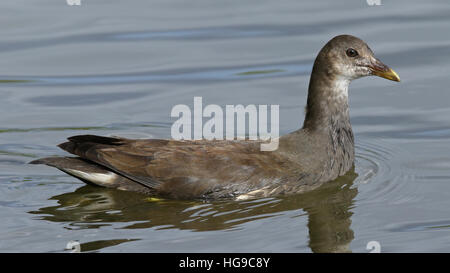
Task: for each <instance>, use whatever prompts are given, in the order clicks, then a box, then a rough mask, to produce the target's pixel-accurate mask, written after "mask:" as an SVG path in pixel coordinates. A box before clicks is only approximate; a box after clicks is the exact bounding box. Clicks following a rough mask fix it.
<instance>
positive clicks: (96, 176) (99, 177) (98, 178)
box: [64, 169, 118, 186]
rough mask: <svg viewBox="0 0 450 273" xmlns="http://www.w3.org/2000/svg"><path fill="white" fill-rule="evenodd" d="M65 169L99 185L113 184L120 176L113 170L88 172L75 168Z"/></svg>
mask: <svg viewBox="0 0 450 273" xmlns="http://www.w3.org/2000/svg"><path fill="white" fill-rule="evenodd" d="M64 171H66V172H68V173H69V174H71V175H73V176H75V177H78V178H81V179H84V180H86V181H89V182H92V183H94V184H97V185H99V186H111V185H112V184H114V182H116V179H117V178H118V176H117V174H115V173H113V172H107V173H86V172H83V171H79V170H73V169H64Z"/></svg>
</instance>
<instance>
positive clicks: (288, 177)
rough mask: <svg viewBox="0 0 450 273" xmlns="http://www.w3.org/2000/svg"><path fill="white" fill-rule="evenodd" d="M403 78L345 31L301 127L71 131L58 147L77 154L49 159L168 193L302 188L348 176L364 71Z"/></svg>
mask: <svg viewBox="0 0 450 273" xmlns="http://www.w3.org/2000/svg"><path fill="white" fill-rule="evenodd" d="M372 75H374V76H379V77H382V78H385V79H388V80H392V81H397V82H399V81H400V77H399V76H398V74H397V73H396V72H395V71H394V70H393V69H391V68H390V67H388V66H387V65H385V64H384V63H382V62H381V61H380V60H379V59H377V58H376V57H375V55H374V53H373V51H372V50H371V49H370V48H369V46H368V45H367V44H366V43H365V42H364V41H363V40H361V39H360V38H357V37H355V36H352V35H339V36H336V37H334V38H332V39H331V40H330V41H328V42H327V43H326V44H325V45H324V46H323V48H322V49H321V50H320V51H319V53H318V55H317V57H316V59H315V61H314V64H313V68H312V72H311V76H310V81H309V87H308V96H307V102H306V107H305V117H304V122H303V126H302V127H301V128H299V129H298V130H295V131H293V132H291V133H288V134H285V135H282V136H280V137H279V139H278V149H276V150H275V151H264V150H262V149H260V145H261V143H262V142H263V141H262V140H249V139H244V140H206V139H200V140H173V139H128V138H122V137H104V136H96V135H78V136H72V137H69V138H68V139H67V141H66V142H64V143H62V144H60V145H58V146H59V147H60V148H61V149H63V150H65V151H67V152H69V153H70V154H72V155H74V156H66V157H47V158H42V159H38V160H34V161H32V162H30V163H31V164H46V165H48V166H52V167H55V168H58V169H59V170H61V171H63V172H65V173H67V174H69V175H71V176H74V177H76V178H78V179H80V180H81V181H83V182H85V183H87V184H92V185H97V186H102V187H107V188H115V189H118V190H125V191H135V192H140V193H143V194H147V195H153V196H159V197H161V198H168V199H183V200H189V199H190V200H192V199H200V200H222V199H234V200H248V199H254V198H264V197H273V196H281V195H288V194H296V193H304V192H307V191H311V190H314V189H316V188H318V187H319V186H321V185H323V184H324V183H326V182H329V181H332V180H334V179H336V178H337V177H339V176H342V175H344V174H346V173H347V172H348V171H349V170H350V169H351V168H352V167H353V166H354V161H355V147H354V135H353V131H352V126H351V123H350V114H349V103H348V88H349V84H350V82H351V81H353V80H355V79H358V78H362V77H365V76H372Z"/></svg>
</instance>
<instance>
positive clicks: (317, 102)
mask: <svg viewBox="0 0 450 273" xmlns="http://www.w3.org/2000/svg"><path fill="white" fill-rule="evenodd" d="M349 84H350V80H348V79H342V78H339V77H335V76H333V75H330V74H327V73H314V71H313V75H312V76H311V81H310V84H309V90H308V102H307V105H306V117H305V122H304V124H303V130H305V131H306V132H308V134H309V135H311V136H313V137H314V138H317V139H321V140H322V141H321V146H322V148H324V150H323V151H324V152H325V153H326V155H327V158H328V160H326V163H327V164H328V165H327V169H328V170H329V171H328V172H327V175H326V176H325V177H324V179H325V180H327V179H334V178H336V177H337V176H339V175H343V174H345V173H346V172H347V171H348V170H349V169H350V168H351V167H352V166H353V162H354V157H355V148H354V137H353V131H352V127H351V125H350V116H349V109H348V86H349Z"/></svg>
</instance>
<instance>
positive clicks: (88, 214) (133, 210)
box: [29, 170, 358, 252]
mask: <svg viewBox="0 0 450 273" xmlns="http://www.w3.org/2000/svg"><path fill="white" fill-rule="evenodd" d="M357 176H358V175H357V174H356V173H355V172H354V170H351V171H349V172H348V173H347V174H346V175H344V176H341V177H339V178H338V179H336V180H334V181H331V182H328V183H325V184H324V185H322V186H321V187H319V188H318V189H316V190H313V191H310V192H306V193H303V194H296V195H290V196H285V197H277V198H264V199H256V200H251V201H242V202H237V201H215V202H210V203H204V202H201V201H180V200H161V199H157V198H149V197H148V196H144V195H140V194H137V193H134V192H124V191H119V190H113V189H106V188H100V187H95V186H83V187H81V188H78V189H77V190H76V191H75V192H71V193H65V194H61V195H57V196H54V197H52V198H51V199H50V200H56V201H57V202H58V205H57V206H50V207H44V208H41V209H39V210H38V211H31V212H29V213H31V214H36V215H40V216H39V217H38V219H41V220H46V221H52V222H62V223H68V225H66V226H65V228H67V229H86V228H101V227H102V226H108V225H111V224H113V223H125V224H127V223H129V225H126V226H125V227H123V228H126V229H139V228H156V229H170V228H177V229H184V230H193V231H213V230H232V229H234V228H237V227H238V225H240V224H244V223H246V222H250V221H257V220H258V219H264V218H270V217H274V216H278V215H280V214H282V213H283V212H285V211H292V210H301V211H302V215H305V213H304V212H306V215H307V217H308V225H307V228H308V232H309V247H310V248H311V250H312V251H313V252H350V248H349V245H350V243H351V241H352V240H353V238H354V235H353V231H352V229H351V216H352V214H353V213H352V212H351V209H352V208H353V203H354V200H353V199H354V198H355V196H356V195H357V193H358V190H357V188H356V187H353V186H352V185H353V182H354V180H355V179H356V177H357ZM302 228H303V226H299V230H300V229H302ZM299 234H300V232H299ZM261 236H263V235H261ZM99 242H101V244H102V245H99V246H98V247H95V246H91V247H90V249H100V248H103V247H106V246H108V244H107V243H105V241H99ZM90 244H94V242H90ZM112 244H113V245H115V244H117V242H113V243H112Z"/></svg>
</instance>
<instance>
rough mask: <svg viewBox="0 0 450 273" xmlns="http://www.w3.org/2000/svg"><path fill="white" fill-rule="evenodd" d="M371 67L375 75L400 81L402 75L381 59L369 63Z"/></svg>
mask: <svg viewBox="0 0 450 273" xmlns="http://www.w3.org/2000/svg"><path fill="white" fill-rule="evenodd" d="M369 69H370V70H371V71H372V74H373V75H377V76H378V77H382V78H385V79H388V80H391V81H396V82H399V81H400V77H399V76H398V75H397V73H395V71H394V70H393V69H392V68H390V67H389V66H387V65H385V64H384V63H382V62H381V61H380V60H378V59H375V60H374V61H372V62H371V63H370V64H369Z"/></svg>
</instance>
